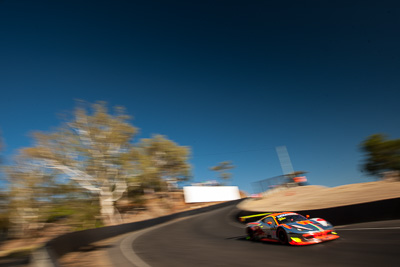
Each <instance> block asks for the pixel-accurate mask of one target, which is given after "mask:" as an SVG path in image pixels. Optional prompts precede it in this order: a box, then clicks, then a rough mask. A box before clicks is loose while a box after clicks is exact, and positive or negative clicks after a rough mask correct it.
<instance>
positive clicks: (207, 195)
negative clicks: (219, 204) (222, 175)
mask: <svg viewBox="0 0 400 267" xmlns="http://www.w3.org/2000/svg"><path fill="white" fill-rule="evenodd" d="M183 193H184V196H185V202H186V203H194V202H215V201H229V200H236V199H240V194H239V188H238V187H237V186H184V187H183Z"/></svg>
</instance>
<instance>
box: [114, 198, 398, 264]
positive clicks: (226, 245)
mask: <svg viewBox="0 0 400 267" xmlns="http://www.w3.org/2000/svg"><path fill="white" fill-rule="evenodd" d="M235 210H236V209H235V208H234V207H233V206H230V207H226V208H222V209H218V210H215V211H211V212H207V213H204V214H200V215H197V216H194V217H190V218H188V219H184V220H180V221H177V222H173V223H169V224H167V225H163V226H160V227H157V228H156V229H150V230H145V231H142V232H139V233H133V234H132V235H129V236H128V237H125V238H124V239H123V240H120V242H119V243H118V246H115V247H114V248H113V249H112V250H110V251H109V253H110V258H111V261H112V263H113V265H114V266H120V267H125V266H155V267H157V266H251V265H262V266H306V265H310V264H311V265H313V266H375V267H376V266H400V263H399V262H400V220H392V221H380V222H371V223H362V224H353V225H346V226H338V227H337V228H336V231H337V232H338V234H339V235H340V237H341V238H339V239H337V240H333V241H329V242H325V243H321V244H317V245H311V246H296V247H294V246H284V245H280V244H277V243H267V242H252V241H249V240H247V239H246V235H245V230H244V226H243V225H242V224H240V223H238V222H235V221H234V220H232V214H233V213H234V212H235ZM132 262H134V263H135V264H132Z"/></svg>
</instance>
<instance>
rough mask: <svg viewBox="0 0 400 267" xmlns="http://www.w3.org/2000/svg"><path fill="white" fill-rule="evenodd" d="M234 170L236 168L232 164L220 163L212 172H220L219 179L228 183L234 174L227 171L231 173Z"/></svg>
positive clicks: (227, 162) (228, 162)
mask: <svg viewBox="0 0 400 267" xmlns="http://www.w3.org/2000/svg"><path fill="white" fill-rule="evenodd" d="M233 168H235V166H234V165H232V162H230V161H223V162H220V163H218V165H217V166H214V167H211V168H210V170H213V171H216V172H218V173H219V178H220V179H221V180H222V181H228V180H229V179H231V178H232V174H231V173H229V172H227V171H229V170H231V169H233ZM223 183H224V182H223Z"/></svg>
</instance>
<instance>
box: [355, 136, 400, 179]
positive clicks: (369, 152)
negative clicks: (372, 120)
mask: <svg viewBox="0 0 400 267" xmlns="http://www.w3.org/2000/svg"><path fill="white" fill-rule="evenodd" d="M361 149H362V150H363V151H364V152H365V153H366V160H365V162H364V164H363V166H362V168H363V170H365V171H366V172H368V173H369V174H371V175H374V176H378V177H382V174H383V173H384V172H397V173H398V172H400V139H392V140H390V139H388V138H387V136H386V135H383V134H374V135H371V136H370V137H368V138H367V139H366V140H365V141H364V142H362V143H361Z"/></svg>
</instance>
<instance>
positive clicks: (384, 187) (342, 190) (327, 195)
mask: <svg viewBox="0 0 400 267" xmlns="http://www.w3.org/2000/svg"><path fill="white" fill-rule="evenodd" d="M397 197H400V182H395V181H378V182H368V183H360V184H349V185H342V186H338V187H332V188H329V187H323V186H317V185H309V186H298V187H291V188H284V189H276V190H274V191H270V192H267V193H265V194H264V196H263V197H262V198H260V199H249V200H245V201H243V202H242V203H240V204H239V206H238V207H239V208H240V209H243V210H249V211H283V210H291V211H296V210H306V209H308V210H312V209H323V208H330V207H337V206H345V205H352V204H358V203H364V202H372V201H378V200H384V199H390V198H397Z"/></svg>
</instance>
